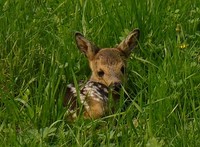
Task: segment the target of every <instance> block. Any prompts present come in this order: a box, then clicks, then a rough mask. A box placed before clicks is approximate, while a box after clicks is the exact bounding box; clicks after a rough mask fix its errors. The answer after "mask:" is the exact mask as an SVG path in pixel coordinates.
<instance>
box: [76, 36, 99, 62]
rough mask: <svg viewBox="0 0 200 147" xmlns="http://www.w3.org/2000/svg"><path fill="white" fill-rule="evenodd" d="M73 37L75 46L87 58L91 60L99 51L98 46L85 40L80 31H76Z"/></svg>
mask: <svg viewBox="0 0 200 147" xmlns="http://www.w3.org/2000/svg"><path fill="white" fill-rule="evenodd" d="M75 39H76V44H77V47H78V48H79V49H80V50H81V51H82V52H83V53H84V54H85V55H86V56H87V58H88V59H89V60H92V59H93V58H94V56H95V55H96V53H97V52H98V51H99V48H98V47H96V46H95V45H94V44H93V43H91V42H90V41H89V40H87V39H86V38H85V37H84V36H83V35H82V34H81V33H78V32H77V33H76V34H75Z"/></svg>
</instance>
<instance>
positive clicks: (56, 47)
mask: <svg viewBox="0 0 200 147" xmlns="http://www.w3.org/2000/svg"><path fill="white" fill-rule="evenodd" d="M134 28H139V29H140V31H141V36H140V40H139V46H138V48H136V49H135V50H134V53H133V54H132V55H131V57H130V59H129V60H128V64H127V69H126V82H125V84H124V90H122V92H121V93H122V94H121V107H119V108H118V110H117V112H116V113H115V114H111V115H109V116H105V117H103V118H100V119H97V120H82V119H78V120H77V121H75V122H74V123H69V122H67V121H66V119H65V113H66V110H67V108H64V107H63V105H62V100H63V97H64V96H65V91H66V86H67V84H69V83H73V82H76V81H80V80H87V79H88V77H89V76H90V73H91V72H90V69H89V67H88V63H87V59H86V58H85V57H84V55H83V54H81V53H80V52H79V50H78V49H77V47H76V44H75V40H74V33H75V32H76V31H79V32H82V33H83V34H84V35H85V36H86V37H87V38H88V39H90V40H91V41H93V42H95V43H96V44H97V45H98V46H99V47H113V46H115V45H116V44H117V43H119V42H120V41H121V40H122V39H123V37H125V36H126V35H127V34H128V33H129V32H130V31H131V30H133V29H134ZM199 138H200V1H199V0H188V1H184V0H179V1H178V0H162V1H160V0H154V1H151V0H126V1H123V0H113V1H108V0H94V1H92V0H74V1H72V0H12V1H11V0H1V1H0V146H15V147H17V146H31V147H32V146H59V147H60V146H109V147H112V146H115V147H116V146H130V147H135V146H146V147H161V146H176V147H179V146H200V139H199Z"/></svg>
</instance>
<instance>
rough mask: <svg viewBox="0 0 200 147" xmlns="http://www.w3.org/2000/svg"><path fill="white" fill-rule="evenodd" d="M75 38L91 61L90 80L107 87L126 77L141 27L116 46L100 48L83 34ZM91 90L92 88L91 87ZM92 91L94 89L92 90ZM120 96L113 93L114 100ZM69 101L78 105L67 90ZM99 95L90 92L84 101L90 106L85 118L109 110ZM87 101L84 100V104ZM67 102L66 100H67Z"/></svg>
mask: <svg viewBox="0 0 200 147" xmlns="http://www.w3.org/2000/svg"><path fill="white" fill-rule="evenodd" d="M75 39H76V43H77V46H78V48H79V49H80V50H81V51H82V52H83V53H84V54H85V55H86V57H87V58H88V61H89V66H90V68H91V71H92V75H91V77H90V79H89V81H92V82H95V83H100V84H102V85H104V86H105V87H106V88H108V87H110V86H113V87H115V86H119V85H120V84H121V83H122V81H123V77H124V68H125V65H126V59H127V58H128V57H129V55H130V54H131V51H132V49H134V48H135V47H136V46H137V43H138V39H139V29H135V30H133V31H132V32H131V33H130V34H129V35H128V36H127V37H126V38H125V39H124V40H123V41H122V42H121V43H120V44H119V45H118V46H117V47H115V48H102V49H100V48H98V47H97V46H95V45H94V44H93V43H91V42H90V41H89V40H87V39H86V38H85V37H84V36H83V35H82V34H80V33H76V34H75ZM90 90H91V89H90ZM91 91H92V90H91ZM87 92H88V93H90V91H87ZM117 97H118V96H117V95H116V94H115V93H113V100H114V101H116V100H117V99H118V98H117ZM65 99H66V100H65V101H67V102H68V103H70V101H71V106H73V107H76V106H77V105H76V104H75V101H76V98H73V96H72V93H71V94H70V93H69V89H68V92H67V96H66V98H65ZM98 99H99V97H98V96H94V95H92V94H88V96H86V98H85V99H84V101H85V102H86V103H87V105H88V107H87V106H85V108H84V112H83V114H84V118H92V119H96V118H100V117H102V116H103V115H105V113H106V111H107V109H108V108H107V106H108V104H107V102H106V101H100V100H98ZM85 102H82V103H83V105H84V103H85ZM65 103H66V102H65Z"/></svg>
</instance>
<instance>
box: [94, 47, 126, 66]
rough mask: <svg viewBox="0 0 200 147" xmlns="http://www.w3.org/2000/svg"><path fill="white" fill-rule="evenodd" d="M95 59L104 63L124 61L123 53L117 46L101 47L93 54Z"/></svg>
mask: <svg viewBox="0 0 200 147" xmlns="http://www.w3.org/2000/svg"><path fill="white" fill-rule="evenodd" d="M95 60H99V61H101V63H104V64H109V63H110V64H116V63H120V62H123V61H124V55H123V53H122V52H120V51H119V50H118V49H117V48H103V49H101V50H100V51H99V52H98V53H97V54H96V55H95Z"/></svg>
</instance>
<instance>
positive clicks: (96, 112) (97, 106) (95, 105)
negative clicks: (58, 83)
mask: <svg viewBox="0 0 200 147" xmlns="http://www.w3.org/2000/svg"><path fill="white" fill-rule="evenodd" d="M77 90H78V91H79V92H80V93H78V92H77ZM108 91H109V89H108V87H106V86H105V85H103V84H101V83H98V82H93V81H88V82H87V83H86V84H83V83H80V84H79V87H78V88H77V89H76V87H75V86H74V84H69V85H68V86H67V94H66V97H65V99H64V105H65V106H68V108H69V109H68V111H67V113H68V114H67V115H68V119H72V120H73V119H75V118H76V117H77V115H78V114H79V112H80V108H81V107H82V109H83V114H84V118H99V117H102V116H103V115H105V114H106V113H107V111H108ZM80 105H81V106H80Z"/></svg>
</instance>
